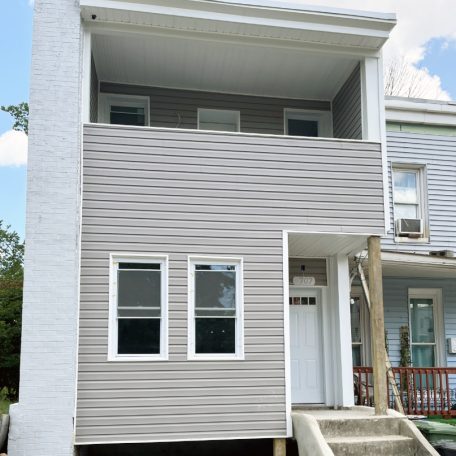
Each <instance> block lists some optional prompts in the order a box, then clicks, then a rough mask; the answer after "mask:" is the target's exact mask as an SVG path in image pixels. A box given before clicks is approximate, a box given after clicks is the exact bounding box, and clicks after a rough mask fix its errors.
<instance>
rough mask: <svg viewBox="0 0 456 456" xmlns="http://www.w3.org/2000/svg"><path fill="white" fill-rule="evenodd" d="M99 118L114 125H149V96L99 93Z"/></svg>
mask: <svg viewBox="0 0 456 456" xmlns="http://www.w3.org/2000/svg"><path fill="white" fill-rule="evenodd" d="M100 119H101V121H102V122H103V123H109V124H116V125H134V126H139V127H140V126H145V125H149V97H140V96H130V95H112V94H103V93H101V94H100Z"/></svg>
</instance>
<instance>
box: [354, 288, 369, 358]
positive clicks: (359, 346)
mask: <svg viewBox="0 0 456 456" xmlns="http://www.w3.org/2000/svg"><path fill="white" fill-rule="evenodd" d="M350 322H351V336H352V359H353V366H367V365H369V359H370V344H369V315H368V312H367V308H366V302H365V299H364V295H363V292H362V290H361V289H360V288H358V287H353V288H352V293H351V296H350Z"/></svg>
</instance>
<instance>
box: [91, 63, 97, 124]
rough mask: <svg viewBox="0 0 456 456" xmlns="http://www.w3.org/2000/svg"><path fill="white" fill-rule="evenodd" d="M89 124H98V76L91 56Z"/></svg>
mask: <svg viewBox="0 0 456 456" xmlns="http://www.w3.org/2000/svg"><path fill="white" fill-rule="evenodd" d="M90 122H98V75H97V68H96V66H95V60H94V59H93V56H92V59H91V69H90Z"/></svg>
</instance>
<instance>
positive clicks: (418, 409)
mask: <svg viewBox="0 0 456 456" xmlns="http://www.w3.org/2000/svg"><path fill="white" fill-rule="evenodd" d="M392 372H393V375H394V378H395V380H396V385H397V388H398V391H399V396H400V399H401V401H402V406H403V407H404V411H405V413H406V414H407V415H426V416H429V415H443V416H445V417H451V416H456V410H453V407H454V408H455V409H456V368H454V367H453V368H452V367H393V368H392ZM387 385H388V386H387V388H388V404H389V407H390V408H395V398H394V394H393V391H392V388H391V385H390V383H389V382H388V383H387ZM353 388H354V394H355V404H356V405H370V406H372V405H373V404H374V387H373V374H372V367H361V366H360V367H354V368H353Z"/></svg>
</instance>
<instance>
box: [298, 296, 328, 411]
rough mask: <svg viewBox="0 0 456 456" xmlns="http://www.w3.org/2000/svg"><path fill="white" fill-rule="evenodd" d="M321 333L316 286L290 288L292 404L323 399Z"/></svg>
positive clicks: (319, 401) (316, 401) (319, 300)
mask: <svg viewBox="0 0 456 456" xmlns="http://www.w3.org/2000/svg"><path fill="white" fill-rule="evenodd" d="M321 333H322V322H321V297H320V293H319V290H317V289H305V288H296V289H291V288H290V343H291V347H290V348H291V350H290V356H291V401H292V403H294V404H322V403H324V402H325V397H324V376H323V344H322V342H323V341H322V336H321Z"/></svg>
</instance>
